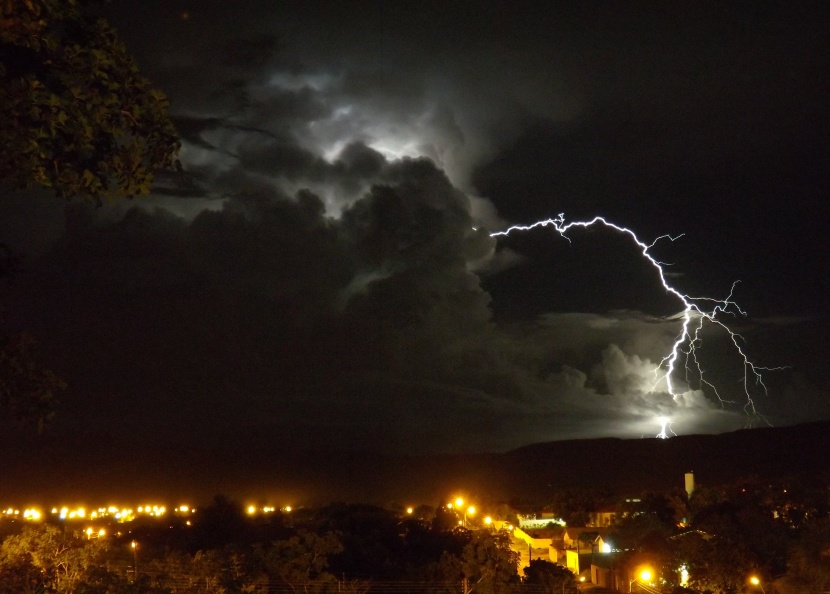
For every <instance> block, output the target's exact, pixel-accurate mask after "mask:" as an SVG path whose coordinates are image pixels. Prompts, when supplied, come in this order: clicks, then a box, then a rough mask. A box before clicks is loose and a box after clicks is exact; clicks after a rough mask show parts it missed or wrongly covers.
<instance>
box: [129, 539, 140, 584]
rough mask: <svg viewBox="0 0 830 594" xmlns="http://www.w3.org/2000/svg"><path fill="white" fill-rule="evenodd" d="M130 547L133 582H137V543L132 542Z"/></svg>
mask: <svg viewBox="0 0 830 594" xmlns="http://www.w3.org/2000/svg"><path fill="white" fill-rule="evenodd" d="M130 546H131V547H132V549H133V582H137V581H138V543H137V542H136V541H132V542H131V543H130Z"/></svg>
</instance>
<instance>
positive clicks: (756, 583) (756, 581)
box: [749, 575, 767, 594]
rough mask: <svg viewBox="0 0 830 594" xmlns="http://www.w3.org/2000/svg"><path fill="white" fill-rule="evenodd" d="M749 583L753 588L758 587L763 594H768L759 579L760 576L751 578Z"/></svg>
mask: <svg viewBox="0 0 830 594" xmlns="http://www.w3.org/2000/svg"><path fill="white" fill-rule="evenodd" d="M749 583H750V584H752V585H753V586H758V588H759V589H760V590H761V593H762V594H767V593H766V592H764V586H762V585H761V580H760V579H758V576H755V575H753V576H752V577H751V578H749Z"/></svg>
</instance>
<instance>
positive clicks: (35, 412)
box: [0, 333, 66, 432]
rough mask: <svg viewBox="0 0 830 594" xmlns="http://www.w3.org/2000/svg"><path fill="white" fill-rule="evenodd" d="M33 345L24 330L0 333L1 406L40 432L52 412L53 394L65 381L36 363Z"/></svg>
mask: <svg viewBox="0 0 830 594" xmlns="http://www.w3.org/2000/svg"><path fill="white" fill-rule="evenodd" d="M34 346H35V341H34V339H33V338H32V337H31V336H30V335H29V334H26V333H20V334H15V335H10V336H0V409H5V410H7V411H8V412H9V413H11V415H12V416H13V417H14V418H15V419H16V420H18V421H20V422H22V423H31V424H34V425H35V426H36V427H37V429H38V432H41V431H43V428H44V426H45V425H46V423H47V422H48V421H49V420H50V419H51V418H52V416H53V415H54V412H55V394H56V393H57V392H58V391H59V390H63V389H64V388H66V383H65V382H64V381H63V380H62V379H60V378H59V377H58V376H56V375H55V374H54V373H53V372H52V371H50V370H48V369H44V368H42V367H41V366H40V365H39V364H38V362H37V360H36V359H35V357H34V355H33V350H34Z"/></svg>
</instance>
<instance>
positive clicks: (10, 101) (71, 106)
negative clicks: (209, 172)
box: [0, 0, 179, 204]
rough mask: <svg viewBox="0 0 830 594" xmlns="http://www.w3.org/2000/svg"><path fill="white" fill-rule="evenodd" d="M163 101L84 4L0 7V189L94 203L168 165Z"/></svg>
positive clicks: (47, 0)
mask: <svg viewBox="0 0 830 594" xmlns="http://www.w3.org/2000/svg"><path fill="white" fill-rule="evenodd" d="M167 108H168V100H167V97H166V96H165V95H164V93H162V92H161V91H159V90H158V89H154V88H152V87H151V86H150V84H149V82H148V81H147V80H146V79H145V78H143V77H141V76H140V75H139V73H138V68H137V67H136V65H135V62H134V61H133V58H132V57H131V56H130V54H129V53H128V52H127V50H126V48H125V47H124V45H123V44H122V43H121V42H120V41H119V39H118V37H117V35H116V33H115V31H114V30H113V29H112V27H110V25H109V24H108V23H107V22H106V20H104V19H103V18H100V17H98V16H95V15H94V14H93V12H92V11H91V10H89V2H87V1H84V0H18V1H13V2H1V3H0V180H2V181H5V182H7V183H9V184H11V185H12V186H16V187H20V188H25V187H27V186H29V185H31V184H36V185H39V186H42V187H46V188H50V189H52V190H54V191H55V193H56V194H57V195H58V196H61V197H65V198H74V197H82V198H85V199H88V200H91V201H93V202H96V203H98V204H100V203H102V202H103V201H105V200H109V199H111V198H113V197H115V196H135V195H139V194H146V193H148V192H149V191H150V186H151V185H152V181H153V173H154V171H155V170H157V169H159V168H168V167H172V166H174V165H177V161H176V154H177V152H178V148H179V141H178V139H177V137H176V134H175V130H174V129H173V125H172V123H171V122H170V120H169V118H168V116H167Z"/></svg>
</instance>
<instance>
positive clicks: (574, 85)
mask: <svg viewBox="0 0 830 594" xmlns="http://www.w3.org/2000/svg"><path fill="white" fill-rule="evenodd" d="M540 4H541V3H515V2H493V1H484V2H380V1H376V2H266V1H248V0H243V1H240V2H227V1H218V0H199V1H181V0H142V1H141V2H128V1H124V0H121V1H119V0H116V1H115V2H114V3H113V6H110V7H109V8H108V11H109V12H108V15H109V18H110V19H111V21H112V22H113V24H114V25H115V26H116V27H117V29H118V30H119V32H120V33H121V35H122V38H123V39H124V41H125V43H126V44H127V46H128V48H129V49H130V51H131V52H132V53H133V55H134V56H135V57H136V59H137V61H138V63H139V66H140V67H141V69H142V71H143V73H144V74H146V75H147V76H148V77H149V78H150V79H151V80H152V81H153V82H154V83H155V84H156V85H157V86H159V87H160V88H162V89H163V90H164V91H165V92H167V93H168V95H169V96H170V98H171V101H172V110H171V114H172V116H173V118H174V121H175V124H176V127H177V130H178V131H179V134H180V135H181V137H182V140H183V147H182V152H181V160H182V164H183V166H184V170H185V171H184V173H183V174H182V175H180V176H179V175H165V176H161V177H159V178H158V179H157V187H156V190H155V191H154V193H153V194H152V195H151V196H149V197H147V198H141V199H137V200H134V201H120V202H116V203H113V204H111V205H107V206H105V207H103V208H95V207H94V206H91V205H86V204H83V203H77V202H73V203H65V202H62V201H60V200H58V199H56V198H54V197H52V196H48V195H46V194H43V195H32V194H28V195H7V196H6V197H5V198H4V199H3V201H2V204H0V209H2V212H0V220H2V223H0V239H2V240H3V241H5V242H6V243H8V244H9V245H10V246H12V247H13V248H14V249H15V250H17V251H18V252H19V253H20V254H21V256H22V271H21V273H20V274H19V275H17V277H16V278H15V279H13V282H11V283H7V284H6V285H5V286H4V288H3V292H4V296H3V301H4V303H5V317H6V321H7V325H8V326H9V327H11V328H12V329H26V330H27V331H29V332H31V333H32V334H33V335H34V336H35V337H36V338H37V339H38V341H39V345H40V349H41V354H42V359H43V360H44V362H45V364H46V365H47V366H48V367H50V368H52V369H53V370H54V371H55V372H56V373H57V374H58V375H60V376H61V377H62V378H64V379H65V380H66V381H67V382H68V384H69V386H70V387H69V389H68V390H66V391H65V392H64V393H63V394H62V395H61V404H60V407H59V410H58V414H57V416H56V418H55V420H54V423H53V424H52V426H51V427H50V429H49V432H50V434H51V435H52V436H53V437H52V438H51V439H66V440H67V443H70V442H73V440H79V439H83V438H84V437H85V436H88V437H89V438H90V439H104V438H103V437H102V436H111V437H113V438H115V437H117V439H118V440H120V442H123V443H130V444H134V445H135V447H136V450H135V451H136V452H137V454H136V455H141V452H142V451H145V450H146V451H149V450H151V449H152V448H161V447H173V446H174V445H176V444H178V445H182V444H185V445H188V446H202V445H203V446H205V447H207V446H216V447H222V446H223V444H228V446H229V447H230V445H231V444H233V446H234V447H239V446H243V447H244V446H245V444H248V443H250V444H261V443H276V444H285V445H286V446H291V447H295V448H303V447H308V448H313V449H326V448H337V449H340V450H348V449H352V450H362V449H368V450H381V451H390V452H458V451H465V452H472V451H504V450H506V449H509V448H513V447H518V446H521V445H525V444H529V443H534V442H541V441H552V440H561V439H572V438H592V437H607V436H616V437H641V436H645V437H654V436H655V435H656V433H657V432H658V431H659V429H660V427H659V424H658V422H657V421H656V419H657V417H659V416H666V417H669V418H671V420H672V429H673V430H674V431H675V432H676V433H677V434H681V435H682V434H690V433H718V432H723V431H731V430H736V429H739V428H742V427H746V426H759V425H766V424H767V423H769V424H772V425H775V426H778V425H791V424H795V423H800V422H804V421H809V420H817V419H830V372H828V368H827V361H828V346H830V332H828V328H830V324H828V315H827V314H828V307H827V303H828V296H830V295H828V293H829V292H828V278H830V261H829V260H828V252H830V250H828V247H827V246H828V240H827V238H826V236H827V233H826V229H827V227H828V222H830V216H828V215H830V207H828V200H827V199H828V196H830V179H829V178H828V172H830V162H828V156H829V155H830V151H828V138H830V130H829V129H828V109H827V104H828V97H830V93H828V82H827V81H828V72H830V64H829V63H828V62H830V60H828V57H830V37H828V34H827V32H828V30H830V18H828V16H829V15H830V5H828V4H827V3H826V2H815V3H811V2H778V3H767V2H747V3H733V2H728V3H723V2H717V3H716V2H694V3H690V2H664V3H630V2H555V3H547V4H549V6H547V7H545V8H542V7H540ZM559 213H564V215H565V217H566V221H574V220H585V219H590V218H592V217H594V216H604V217H607V219H608V220H610V221H613V222H614V223H616V224H619V225H624V226H627V227H629V228H631V229H632V230H633V231H634V232H636V234H637V235H638V236H639V237H640V238H641V239H642V240H643V241H644V242H645V243H649V244H650V243H651V242H652V241H653V240H654V239H656V238H657V237H659V236H661V235H664V234H670V235H672V236H677V235H681V234H683V236H682V237H681V238H679V239H677V240H676V241H673V242H672V241H669V240H661V241H660V242H658V243H657V244H656V245H655V247H654V250H653V253H654V255H655V257H657V258H659V260H660V261H662V262H665V263H667V265H666V270H667V278H668V279H669V281H670V282H671V283H672V284H673V286H674V287H676V288H677V289H678V290H680V291H682V292H684V293H686V294H689V295H693V296H709V297H713V298H719V299H722V298H725V297H726V296H727V295H728V294H729V292H730V289H731V287H732V284H733V282H734V281H740V282H739V283H738V284H737V285H736V286H735V290H734V294H733V298H734V300H735V301H736V302H737V303H739V304H740V306H741V308H742V309H743V310H744V311H745V312H746V314H747V315H746V316H745V317H743V316H736V317H734V318H732V317H725V318H724V321H725V323H727V324H728V325H729V326H730V328H732V329H733V330H734V331H736V332H739V333H740V334H741V336H742V337H743V338H744V339H745V340H744V341H741V342H740V344H741V347H742V348H743V349H744V352H745V353H746V354H747V355H748V356H749V357H750V358H751V359H752V360H753V361H754V362H755V363H756V364H758V365H761V366H769V367H776V366H789V368H787V369H785V370H781V371H770V372H765V373H764V378H765V381H766V385H767V387H768V394H764V392H763V391H762V390H760V389H759V387H758V386H756V385H751V386H750V390H751V395H752V396H753V398H754V402H755V406H756V410H757V412H758V413H759V414H756V415H753V414H748V413H747V411H746V408H747V407H746V406H745V405H746V404H747V398H746V396H745V395H744V393H743V387H742V383H741V382H742V379H743V366H742V365H741V362H740V361H739V359H738V357H737V355H736V354H735V350H734V348H732V347H731V345H730V343H729V341H728V340H727V336H726V334H725V333H724V332H722V331H719V330H718V329H717V328H713V327H706V328H705V329H704V331H703V334H702V337H703V344H702V345H701V350H700V351H699V360H700V362H701V365H702V367H703V369H704V371H705V379H706V380H707V381H708V382H711V383H712V384H713V385H715V386H716V387H717V389H718V391H719V393H720V395H721V397H722V398H724V399H725V400H731V401H734V403H731V404H730V403H726V404H722V403H720V402H719V401H718V398H717V396H716V395H715V394H714V392H713V390H712V389H711V388H710V387H709V386H706V385H703V386H702V385H701V383H700V382H699V380H698V378H697V377H696V375H695V374H688V377H687V374H685V373H684V372H683V371H682V370H681V371H679V372H678V373H676V374H675V376H674V378H673V379H674V380H675V384H676V386H679V388H680V389H679V390H678V393H677V394H676V395H675V397H672V395H670V394H667V393H666V392H665V390H664V389H660V387H659V386H658V389H656V390H654V391H650V388H651V386H652V385H653V384H654V369H655V367H656V366H657V364H659V362H660V360H661V359H662V357H664V356H665V355H666V354H668V352H669V350H670V348H671V345H672V343H673V341H674V339H675V337H676V336H677V333H678V332H679V331H680V322H679V321H678V319H677V317H676V314H678V313H679V312H681V311H682V309H683V305H682V303H681V302H680V301H679V300H678V299H676V298H675V297H673V296H671V295H670V294H667V293H666V291H665V290H664V289H663V287H662V286H661V285H660V282H659V278H658V277H657V275H656V273H655V271H654V269H653V268H652V267H650V266H649V265H648V262H646V261H645V260H644V259H643V258H642V256H641V255H640V253H639V250H638V249H637V246H636V245H634V244H633V243H632V242H631V241H630V239H628V238H627V237H625V236H622V235H620V234H618V233H615V232H613V231H611V230H609V229H607V228H605V229H603V228H602V227H601V226H596V227H592V228H590V229H588V230H578V229H574V230H573V231H572V232H571V233H569V237H570V240H571V241H570V242H568V241H567V240H566V239H563V238H562V237H560V236H559V235H558V234H557V233H556V232H555V231H553V230H551V229H550V228H548V229H539V230H535V231H533V232H528V233H525V234H511V235H510V236H509V237H507V238H499V239H498V240H497V239H495V238H492V237H490V233H491V232H493V231H498V230H501V229H504V228H506V227H508V226H510V225H513V224H528V223H532V222H534V221H537V220H540V219H545V218H549V217H555V216H556V215H558V214H559ZM701 388H702V389H701ZM7 435H11V433H8V432H7ZM102 443H103V442H102ZM171 444H172V445H171Z"/></svg>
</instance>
